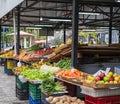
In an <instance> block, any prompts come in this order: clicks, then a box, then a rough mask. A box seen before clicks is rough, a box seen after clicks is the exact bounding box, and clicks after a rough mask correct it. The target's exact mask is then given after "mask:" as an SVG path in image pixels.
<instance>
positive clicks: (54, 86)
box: [40, 79, 65, 94]
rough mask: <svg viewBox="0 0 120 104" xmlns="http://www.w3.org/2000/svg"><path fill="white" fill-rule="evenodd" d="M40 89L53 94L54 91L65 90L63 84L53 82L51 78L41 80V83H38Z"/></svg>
mask: <svg viewBox="0 0 120 104" xmlns="http://www.w3.org/2000/svg"><path fill="white" fill-rule="evenodd" d="M40 89H41V90H42V92H46V93H48V94H53V93H55V92H63V91H65V86H63V85H62V84H61V83H60V82H54V81H53V80H51V79H47V80H44V81H43V82H42V84H41V85H40Z"/></svg>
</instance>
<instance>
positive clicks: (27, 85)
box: [16, 76, 29, 89]
mask: <svg viewBox="0 0 120 104" xmlns="http://www.w3.org/2000/svg"><path fill="white" fill-rule="evenodd" d="M16 86H17V87H18V88H19V89H28V88H29V84H28V82H25V83H22V82H21V81H20V80H19V78H18V76H16Z"/></svg>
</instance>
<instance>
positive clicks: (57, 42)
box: [50, 35, 63, 46]
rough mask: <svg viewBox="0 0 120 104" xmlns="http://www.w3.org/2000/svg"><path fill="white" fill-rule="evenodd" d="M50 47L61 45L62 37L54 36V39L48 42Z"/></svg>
mask: <svg viewBox="0 0 120 104" xmlns="http://www.w3.org/2000/svg"><path fill="white" fill-rule="evenodd" d="M50 43H51V45H53V46H58V45H60V44H61V43H63V37H60V36H59V35H57V36H55V37H54V39H51V40H50Z"/></svg>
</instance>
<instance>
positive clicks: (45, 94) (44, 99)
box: [41, 92, 68, 104]
mask: <svg viewBox="0 0 120 104" xmlns="http://www.w3.org/2000/svg"><path fill="white" fill-rule="evenodd" d="M66 94H68V93H67V92H58V93H54V94H47V93H44V92H41V101H42V104H50V103H49V102H48V101H46V98H47V97H49V96H53V97H57V96H63V95H66Z"/></svg>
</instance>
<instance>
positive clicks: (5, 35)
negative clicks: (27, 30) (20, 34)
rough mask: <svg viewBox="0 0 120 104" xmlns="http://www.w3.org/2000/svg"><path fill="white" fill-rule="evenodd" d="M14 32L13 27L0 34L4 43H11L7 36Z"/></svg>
mask: <svg viewBox="0 0 120 104" xmlns="http://www.w3.org/2000/svg"><path fill="white" fill-rule="evenodd" d="M13 32H14V29H13V27H9V29H8V31H7V32H2V35H4V41H5V42H6V43H10V42H12V41H13V37H11V36H9V35H8V34H10V33H13Z"/></svg>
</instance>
